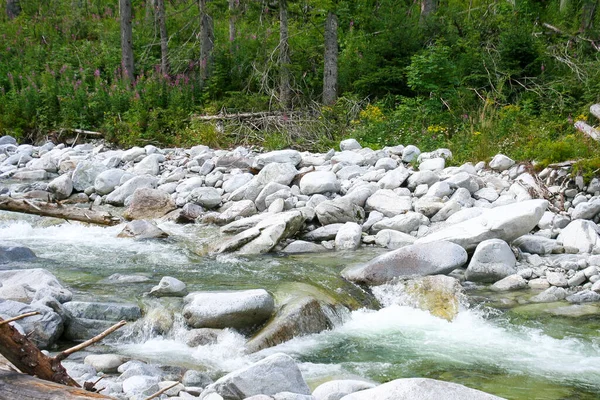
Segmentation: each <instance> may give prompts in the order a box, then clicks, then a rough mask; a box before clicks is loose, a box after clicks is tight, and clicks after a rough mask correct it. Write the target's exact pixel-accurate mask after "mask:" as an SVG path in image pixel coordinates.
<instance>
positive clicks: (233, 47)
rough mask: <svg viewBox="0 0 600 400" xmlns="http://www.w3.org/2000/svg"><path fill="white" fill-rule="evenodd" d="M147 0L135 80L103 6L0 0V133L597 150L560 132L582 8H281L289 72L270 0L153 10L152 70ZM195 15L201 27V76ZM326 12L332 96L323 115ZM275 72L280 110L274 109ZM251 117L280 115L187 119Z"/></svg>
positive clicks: (574, 101)
mask: <svg viewBox="0 0 600 400" xmlns="http://www.w3.org/2000/svg"><path fill="white" fill-rule="evenodd" d="M156 1H157V0H147V1H146V2H144V1H142V0H133V1H132V6H133V20H132V22H133V49H134V58H135V81H134V82H130V81H129V80H127V79H124V78H123V77H122V75H123V74H122V71H121V65H122V64H121V41H120V22H119V2H118V1H117V0H109V1H106V0H45V1H39V0H38V1H35V0H20V1H16V0H8V1H6V2H3V7H4V10H2V17H1V20H0V32H1V35H2V36H1V37H2V42H1V43H0V90H1V92H2V95H1V96H0V133H2V134H12V135H16V136H17V137H19V138H21V139H22V140H37V139H39V138H41V137H44V136H45V135H47V134H49V133H50V132H56V131H60V130H61V129H64V128H80V129H89V130H95V131H100V132H102V133H104V134H105V136H106V138H107V139H109V140H111V141H113V142H115V143H117V144H120V145H133V144H147V143H155V144H162V145H185V144H191V143H205V144H209V145H212V146H221V147H227V146H233V145H236V144H240V143H243V144H248V143H252V144H258V145H262V146H264V147H267V148H281V147H287V146H291V147H297V148H311V149H314V150H323V149H325V148H327V147H329V146H332V145H333V144H334V143H335V142H336V141H337V140H339V139H340V138H343V137H350V136H353V137H356V138H358V139H359V140H360V141H362V142H363V143H364V144H367V145H371V146H374V147H381V146H385V145H395V144H409V143H411V144H417V145H419V146H420V147H421V148H422V149H423V150H432V149H434V148H436V147H449V148H451V149H452V150H453V151H454V153H455V156H456V157H455V159H456V161H457V162H461V161H464V160H476V159H485V158H488V157H490V156H491V155H493V154H495V153H497V152H504V153H506V154H508V155H510V156H512V157H514V158H517V159H537V160H538V161H541V162H543V163H548V162H554V161H561V160H565V159H572V158H591V157H593V156H594V153H596V152H597V150H598V146H597V144H596V143H591V142H590V141H589V140H588V139H586V138H584V137H583V135H582V134H580V133H577V132H576V131H575V129H574V128H573V125H572V122H573V120H574V119H582V118H583V119H586V118H588V112H587V110H588V107H589V106H590V105H591V104H593V103H595V102H597V101H598V100H599V93H600V92H599V91H600V59H599V55H600V52H599V46H600V15H599V14H600V13H598V12H596V6H597V2H598V1H597V0H512V1H506V0H470V1H466V0H446V1H444V2H443V3H441V4H439V5H437V4H436V3H435V2H433V1H432V0H422V1H421V3H419V2H416V1H408V0H404V1H397V0H377V1H376V0H364V1H345V0H337V1H335V0H299V1H292V0H289V1H287V9H288V21H289V50H290V52H289V57H290V60H289V64H281V63H280V62H278V60H279V58H278V53H279V51H280V43H279V39H280V37H279V36H280V35H279V32H280V31H279V27H280V25H279V16H280V15H279V10H278V7H279V6H280V4H281V3H282V1H281V0H280V1H275V0H271V1H268V0H212V1H205V0H168V1H165V3H164V4H165V9H166V14H165V15H166V16H165V22H166V24H165V26H166V31H167V32H168V35H169V36H168V63H169V67H168V68H169V70H168V73H165V72H164V71H163V70H162V69H161V46H160V33H159V30H160V29H159V26H158V23H157V21H158V19H157V18H156V4H157V3H156ZM424 2H425V3H424ZM15 3H16V5H15ZM200 3H203V4H204V3H205V4H206V14H208V15H209V16H210V18H211V19H212V23H213V26H214V33H213V35H214V41H213V43H214V48H213V49H212V51H211V55H210V69H209V71H210V72H209V73H208V74H207V75H206V76H203V75H202V73H201V71H200V70H201V69H202V67H203V66H204V64H203V61H202V62H201V61H200V59H201V58H200V57H201V56H200V54H201V44H200V43H201V40H200V38H199V36H200V33H201V32H200V11H199V4H200ZM423 6H432V7H433V9H432V11H431V12H429V13H423V12H422V10H424V9H425V8H426V7H423ZM15 7H16V11H15ZM329 12H331V13H335V15H336V16H337V18H338V29H337V33H338V37H337V40H338V47H339V58H338V68H339V75H338V91H337V93H338V95H339V98H338V100H337V101H336V102H335V103H333V104H331V105H326V106H325V105H322V103H321V95H322V91H323V62H324V60H323V54H324V25H325V20H326V18H327V15H328V13H329ZM230 26H233V27H234V31H233V35H232V32H231V31H230ZM283 68H285V69H286V70H287V71H289V74H290V78H291V79H290V86H291V100H290V101H289V103H288V104H281V102H280V101H279V99H278V93H279V92H278V85H279V84H280V75H281V72H282V71H281V70H282V69H283ZM265 110H268V111H282V112H283V115H282V116H281V117H279V118H276V120H274V122H268V121H271V120H267V122H265V123H263V124H261V125H260V126H256V124H254V125H250V124H241V125H240V124H237V123H236V124H234V123H225V126H224V127H223V129H218V127H216V126H215V124H214V123H212V122H211V123H207V122H203V121H200V120H198V119H196V118H194V117H193V115H197V114H202V115H209V114H215V113H218V112H223V111H226V112H228V113H237V112H250V111H265ZM263 122H264V121H263ZM592 165H595V164H594V163H592Z"/></svg>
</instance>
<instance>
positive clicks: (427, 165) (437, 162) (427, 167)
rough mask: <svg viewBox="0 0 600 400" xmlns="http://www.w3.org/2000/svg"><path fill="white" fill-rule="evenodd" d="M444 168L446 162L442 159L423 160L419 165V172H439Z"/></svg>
mask: <svg viewBox="0 0 600 400" xmlns="http://www.w3.org/2000/svg"><path fill="white" fill-rule="evenodd" d="M445 166H446V160H445V159H444V158H442V157H435V158H430V159H428V160H423V161H422V162H421V163H420V164H419V171H441V170H443V169H444V167H445Z"/></svg>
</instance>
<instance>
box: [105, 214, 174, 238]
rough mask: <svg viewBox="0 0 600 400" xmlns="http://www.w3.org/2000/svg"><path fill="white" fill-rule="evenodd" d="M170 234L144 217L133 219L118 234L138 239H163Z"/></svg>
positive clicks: (122, 236)
mask: <svg viewBox="0 0 600 400" xmlns="http://www.w3.org/2000/svg"><path fill="white" fill-rule="evenodd" d="M168 236H169V235H168V234H167V233H166V232H165V231H163V230H162V229H160V228H159V227H158V226H156V225H155V224H154V223H152V222H151V221H147V220H144V219H138V220H135V221H131V222H129V223H127V225H125V227H124V228H123V230H122V231H121V232H120V233H119V234H118V235H117V237H120V238H134V239H138V240H143V239H162V238H166V237H168Z"/></svg>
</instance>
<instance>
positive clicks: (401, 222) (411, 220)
mask: <svg viewBox="0 0 600 400" xmlns="http://www.w3.org/2000/svg"><path fill="white" fill-rule="evenodd" d="M421 225H429V219H428V218H427V217H426V216H424V215H423V214H420V213H417V212H414V211H408V212H407V213H405V214H400V215H396V216H394V217H392V218H384V219H382V220H381V221H378V222H376V223H374V224H373V226H372V227H371V232H372V233H377V232H379V231H381V230H383V229H393V230H395V231H399V232H404V233H410V232H413V231H416V230H418V229H419V227H420V226H421Z"/></svg>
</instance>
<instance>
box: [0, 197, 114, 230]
mask: <svg viewBox="0 0 600 400" xmlns="http://www.w3.org/2000/svg"><path fill="white" fill-rule="evenodd" d="M0 210H4V211H13V212H19V213H25V214H33V215H40V216H42V217H54V218H60V219H66V220H73V221H80V222H87V223H90V224H97V225H109V226H110V225H117V224H119V223H121V222H122V221H121V218H119V217H116V216H114V215H112V214H111V213H109V212H107V211H95V210H91V209H86V208H78V207H65V206H63V205H62V204H60V203H47V202H42V201H33V200H27V199H13V198H11V197H2V198H0Z"/></svg>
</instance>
